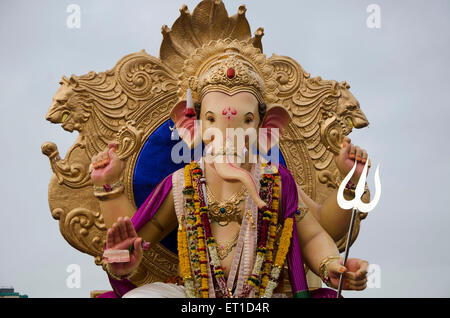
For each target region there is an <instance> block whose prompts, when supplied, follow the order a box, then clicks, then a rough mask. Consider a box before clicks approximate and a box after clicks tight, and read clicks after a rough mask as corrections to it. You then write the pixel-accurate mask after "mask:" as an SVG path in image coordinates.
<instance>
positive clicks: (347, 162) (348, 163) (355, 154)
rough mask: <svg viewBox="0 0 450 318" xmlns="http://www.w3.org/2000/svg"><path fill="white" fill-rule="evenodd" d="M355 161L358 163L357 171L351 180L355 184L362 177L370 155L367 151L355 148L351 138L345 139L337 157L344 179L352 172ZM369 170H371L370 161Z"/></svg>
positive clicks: (337, 164) (338, 166)
mask: <svg viewBox="0 0 450 318" xmlns="http://www.w3.org/2000/svg"><path fill="white" fill-rule="evenodd" d="M355 160H356V162H357V164H356V170H355V173H354V174H353V176H352V178H351V179H350V181H351V182H352V183H353V184H357V183H358V180H359V177H360V176H361V173H362V171H363V169H364V165H365V164H366V161H367V160H368V155H367V151H366V150H364V149H361V148H360V147H358V146H355V145H354V144H352V143H351V139H350V138H348V137H345V138H344V142H343V144H342V148H341V151H340V152H339V154H338V155H336V156H335V161H336V166H337V168H338V169H339V171H340V172H341V175H342V177H345V176H346V175H347V174H348V173H349V172H350V170H352V168H353V165H354V163H355ZM368 168H370V160H369V167H368ZM368 172H369V169H367V173H368Z"/></svg>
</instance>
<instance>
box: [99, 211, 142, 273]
mask: <svg viewBox="0 0 450 318" xmlns="http://www.w3.org/2000/svg"><path fill="white" fill-rule="evenodd" d="M131 246H133V248H131V250H132V251H131V252H130V261H129V262H126V263H110V264H109V266H110V270H111V272H112V273H113V274H114V275H117V276H124V275H127V274H129V273H131V272H133V271H134V270H135V269H136V268H137V267H138V266H139V263H140V262H141V260H142V255H143V249H142V238H140V237H138V235H137V233H136V230H135V229H134V226H133V223H131V220H130V218H128V217H120V218H118V219H117V222H116V223H114V224H113V225H112V227H111V228H110V229H109V230H108V232H107V238H106V248H107V249H116V250H128V249H130V247H131Z"/></svg>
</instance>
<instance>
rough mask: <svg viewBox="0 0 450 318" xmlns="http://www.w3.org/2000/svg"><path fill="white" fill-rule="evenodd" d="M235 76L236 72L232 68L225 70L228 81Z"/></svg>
mask: <svg viewBox="0 0 450 318" xmlns="http://www.w3.org/2000/svg"><path fill="white" fill-rule="evenodd" d="M235 75H236V71H235V70H234V68H231V67H230V68H229V69H228V70H227V77H228V78H229V79H232V78H234V76H235Z"/></svg>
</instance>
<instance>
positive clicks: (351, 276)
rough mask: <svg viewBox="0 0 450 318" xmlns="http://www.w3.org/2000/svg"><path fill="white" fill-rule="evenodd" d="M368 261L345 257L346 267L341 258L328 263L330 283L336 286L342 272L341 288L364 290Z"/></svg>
mask: <svg viewBox="0 0 450 318" xmlns="http://www.w3.org/2000/svg"><path fill="white" fill-rule="evenodd" d="M368 267H369V263H368V262H367V261H364V260H361V259H359V258H349V259H347V264H346V267H344V266H343V265H342V260H340V261H339V260H335V261H333V262H330V263H329V264H328V267H327V270H328V275H329V277H330V282H331V285H332V286H333V287H334V288H338V286H339V279H340V277H341V274H342V273H344V281H343V284H342V288H343V289H345V290H364V289H365V288H366V287H367V269H368Z"/></svg>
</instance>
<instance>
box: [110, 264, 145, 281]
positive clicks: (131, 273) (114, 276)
mask: <svg viewBox="0 0 450 318" xmlns="http://www.w3.org/2000/svg"><path fill="white" fill-rule="evenodd" d="M137 269H138V267H136V268H135V269H134V270H133V271H131V272H130V273H128V274H126V275H123V276H117V275H116V274H114V273H113V272H112V271H111V267H110V264H109V263H108V264H106V272H107V273H108V275H109V276H111V277H112V278H114V279H115V280H123V279H130V278H131V277H132V276H133V275H134V274H136V273H137Z"/></svg>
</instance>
